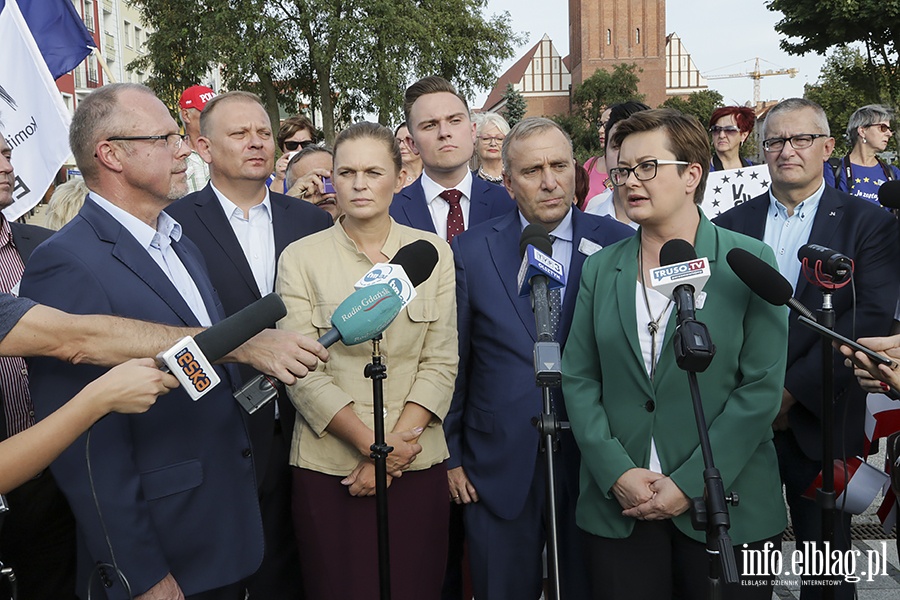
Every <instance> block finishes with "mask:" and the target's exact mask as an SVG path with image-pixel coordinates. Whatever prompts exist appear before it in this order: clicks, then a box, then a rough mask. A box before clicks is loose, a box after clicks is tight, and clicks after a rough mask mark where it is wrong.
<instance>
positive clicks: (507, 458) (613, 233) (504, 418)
mask: <svg viewBox="0 0 900 600" xmlns="http://www.w3.org/2000/svg"><path fill="white" fill-rule="evenodd" d="M503 163H504V182H505V185H506V188H507V189H508V190H509V192H510V195H512V196H513V197H514V199H515V201H516V204H517V208H515V209H513V210H511V211H509V212H507V214H505V215H503V216H502V217H499V218H497V219H493V220H491V221H488V222H487V223H483V224H482V225H479V226H477V227H474V228H472V229H470V230H469V231H467V232H466V233H464V234H462V235H460V236H459V237H458V238H456V239H455V240H454V242H453V249H454V255H455V259H456V284H457V306H458V314H459V319H458V325H459V343H460V363H459V364H460V372H459V376H458V379H457V384H456V392H455V394H454V396H453V404H452V405H451V409H450V414H449V415H448V416H447V418H446V419H445V422H444V429H445V432H446V434H447V443H448V446H449V448H450V462H449V465H448V466H449V467H450V469H451V470H450V473H449V477H450V495H451V499H453V500H454V501H455V502H457V503H459V504H465V505H466V512H465V522H466V537H467V539H468V541H469V551H470V556H471V569H472V579H473V583H474V586H475V596H476V597H477V598H479V599H485V600H491V599H504V598H517V599H521V600H528V599H537V598H539V597H540V596H541V550H542V548H543V547H544V542H545V528H546V524H545V522H544V521H545V520H544V514H545V513H544V510H545V503H546V494H545V488H544V486H545V479H544V463H543V458H541V454H540V451H539V442H540V439H539V438H540V436H539V434H538V432H537V430H536V429H535V427H534V426H533V425H532V423H531V419H532V418H533V417H536V416H538V415H540V413H541V412H542V408H543V404H542V393H541V390H540V388H538V387H537V386H536V384H535V380H534V365H533V355H532V352H533V349H534V343H535V341H536V334H535V320H534V314H533V312H532V310H531V304H530V299H529V298H528V297H527V296H526V297H521V296H520V295H519V288H518V285H517V274H518V271H519V265H520V264H521V261H522V259H521V256H520V254H519V239H520V237H521V234H522V230H523V229H524V227H525V225H527V224H528V223H538V224H541V225H543V226H544V227H546V228H547V230H548V231H549V232H550V234H551V235H553V236H555V237H556V240H555V241H554V242H553V253H554V258H555V260H557V261H559V262H561V263H562V264H563V266H564V267H565V271H566V287H565V290H564V292H563V297H562V299H561V300H562V304H561V312H560V324H559V332H558V334H557V341H558V342H559V343H560V344H561V345H562V344H565V340H566V334H567V332H568V328H569V325H570V323H571V319H572V312H573V310H574V306H575V297H576V293H577V290H578V284H579V280H580V274H581V266H582V264H583V263H584V259H585V258H586V257H587V256H588V255H590V254H592V253H594V252H596V251H597V250H600V248H602V247H604V246H607V245H609V244H613V243H615V242H617V241H619V240H621V239H624V238H626V237H628V236H630V235H631V234H632V233H633V231H632V230H631V228H629V227H626V226H625V225H622V224H621V223H618V222H617V221H614V220H613V219H608V218H605V217H596V216H594V215H587V214H584V213H582V212H580V211H578V210H577V209H573V207H572V203H573V199H574V195H575V161H574V158H573V155H572V143H571V140H570V139H569V137H568V135H567V134H566V133H565V132H564V131H563V130H562V129H560V128H559V126H558V125H556V124H555V123H554V122H552V121H549V120H547V119H538V118H531V119H525V120H523V121H521V122H520V123H518V124H517V125H516V126H515V127H514V128H513V129H512V131H510V133H509V135H507V137H506V142H505V144H504V146H503ZM553 398H554V403H555V409H556V412H557V416H558V417H559V418H560V419H561V420H565V419H566V411H565V405H564V404H563V400H562V396H561V395H560V394H559V390H554V396H553ZM560 442H561V443H560V449H559V452H558V453H556V460H557V465H558V468H557V473H558V478H559V482H558V505H557V507H558V515H557V520H558V523H559V525H560V535H561V540H560V541H561V544H560V545H561V547H560V567H561V573H562V574H561V579H562V587H561V589H562V595H563V597H565V598H572V599H578V598H588V597H590V596H589V590H588V589H587V588H588V585H587V577H586V573H585V564H584V563H583V560H582V555H583V553H582V552H581V548H580V540H579V537H578V533H577V528H576V526H575V514H574V509H575V500H576V499H577V496H578V451H577V448H576V447H575V443H574V440H573V439H572V437H571V433H570V432H568V431H565V432H563V433H562V434H561V435H560Z"/></svg>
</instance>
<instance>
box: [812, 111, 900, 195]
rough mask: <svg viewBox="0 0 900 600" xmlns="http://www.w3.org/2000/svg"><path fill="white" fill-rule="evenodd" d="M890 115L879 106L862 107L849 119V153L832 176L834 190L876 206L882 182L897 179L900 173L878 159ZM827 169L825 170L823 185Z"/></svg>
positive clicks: (884, 144) (889, 133)
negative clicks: (857, 197) (850, 148)
mask: <svg viewBox="0 0 900 600" xmlns="http://www.w3.org/2000/svg"><path fill="white" fill-rule="evenodd" d="M893 116H894V111H892V110H891V109H890V108H888V107H886V106H881V105H879V104H869V105H868V106H863V107H862V108H859V109H857V110H856V112H854V113H853V114H852V115H850V121H849V122H848V123H847V138H848V139H849V140H850V145H851V147H852V150H850V153H849V154H848V155H847V156H845V157H843V158H842V159H841V161H840V163H839V164H838V166H837V168H836V169H834V170H833V171H832V173H833V174H834V187H836V188H837V189H839V190H841V191H842V192H847V193H848V194H850V195H852V196H859V197H860V198H864V199H866V200H868V201H869V202H874V203H875V204H878V188H880V187H881V184H883V183H884V182H885V181H892V180H894V179H900V169H897V167H895V166H893V165H889V164H887V163H886V162H884V161H883V160H882V159H881V158H879V157H878V153H879V152H884V151H885V149H886V148H887V145H888V142H889V141H890V139H891V136H892V135H893V133H894V132H893V131H892V130H891V118H892V117H893ZM828 171H829V169H828V168H826V169H825V181H826V182H827V183H831V182H830V181H829V180H828V179H829V178H828V175H829V173H828Z"/></svg>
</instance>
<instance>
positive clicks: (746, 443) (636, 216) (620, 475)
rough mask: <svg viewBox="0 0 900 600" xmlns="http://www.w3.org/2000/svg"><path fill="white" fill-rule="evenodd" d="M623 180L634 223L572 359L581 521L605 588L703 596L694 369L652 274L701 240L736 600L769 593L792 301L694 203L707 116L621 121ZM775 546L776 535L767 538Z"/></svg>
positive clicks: (704, 390) (567, 372)
mask: <svg viewBox="0 0 900 600" xmlns="http://www.w3.org/2000/svg"><path fill="white" fill-rule="evenodd" d="M613 143H614V144H615V145H616V146H619V147H620V154H619V162H618V167H617V168H614V169H612V170H611V171H610V175H611V177H612V180H613V183H614V184H615V185H617V186H618V187H620V194H621V195H622V196H623V197H625V198H626V201H627V203H626V205H625V210H626V212H627V214H628V217H629V218H630V219H631V220H633V221H635V222H636V223H639V224H640V226H641V227H640V229H639V231H638V235H636V236H634V237H633V238H629V239H627V240H624V241H622V242H619V243H618V244H615V245H613V246H609V247H607V248H605V249H603V250H602V251H600V252H598V253H597V254H595V255H593V256H592V257H591V258H589V259H588V260H587V262H585V265H584V271H583V273H582V278H581V288H580V290H579V292H578V300H577V303H576V308H575V315H574V317H573V322H572V329H571V332H570V334H569V338H568V341H567V343H566V348H565V354H564V356H563V392H564V395H565V398H566V406H567V408H568V411H569V418H570V420H571V425H572V431H573V433H574V435H575V439H576V441H577V442H578V445H579V447H580V449H581V455H582V464H581V488H580V489H581V492H580V496H579V499H578V507H577V521H578V525H579V527H581V528H582V529H583V530H585V531H586V532H587V533H588V534H590V535H589V536H588V539H589V542H588V548H589V550H590V555H591V561H592V564H593V569H592V570H593V573H594V584H595V595H596V597H597V598H601V597H602V598H604V599H609V598H612V599H616V598H628V599H629V600H632V599H640V598H648V599H650V598H653V599H656V598H705V597H706V596H707V593H706V589H707V576H708V570H709V563H708V558H707V554H706V551H705V543H704V540H705V534H704V532H703V531H695V530H694V529H693V528H692V527H691V521H690V511H689V499H690V498H693V497H697V496H702V495H703V469H704V465H703V459H702V456H701V453H700V449H699V436H698V434H697V427H696V425H695V420H694V414H693V409H692V404H691V396H690V390H689V387H688V377H687V373H685V372H684V371H682V370H680V369H679V368H678V366H677V365H676V364H675V353H674V350H673V348H672V335H673V333H674V330H675V328H676V324H675V320H676V319H675V315H673V314H672V312H673V310H672V309H673V303H672V302H671V301H670V300H668V299H667V298H666V296H664V295H663V294H661V293H659V292H657V291H656V290H654V289H653V287H652V286H651V285H650V281H651V280H650V271H651V270H652V269H654V268H656V267H658V266H660V265H659V250H660V248H661V247H662V246H663V244H665V243H666V242H667V241H669V240H671V239H677V238H680V239H683V240H686V241H688V242H690V243H691V244H693V245H694V247H695V248H696V251H697V256H699V257H706V258H708V259H709V264H710V271H711V276H710V278H709V280H708V282H707V283H706V285H705V287H704V288H703V292H702V293H701V294H698V297H697V313H696V315H697V317H696V318H697V320H698V321H701V322H702V323H705V324H706V325H707V327H708V328H709V331H710V335H711V337H712V341H713V343H714V344H715V345H716V354H715V357H714V359H713V360H712V363H711V364H710V366H709V368H708V369H707V370H706V371H704V372H703V373H700V374H699V375H698V379H699V386H700V392H701V395H702V399H703V408H704V412H705V414H706V420H707V423H708V431H709V437H710V440H711V444H712V450H713V454H714V456H715V461H716V466H717V467H718V468H719V470H720V472H721V474H722V479H723V481H724V484H725V489H726V491H735V492H738V494H739V495H740V505H739V506H736V507H730V508H729V512H730V515H731V529H730V533H731V537H732V542H733V543H734V546H735V557H736V561H737V567H738V572H739V574H741V579H742V582H741V584H740V585H734V586H727V587H726V588H725V593H724V595H723V597H725V598H760V599H762V598H765V599H766V600H769V599H770V598H771V594H772V581H771V580H772V579H773V578H772V577H757V578H752V577H749V576H750V575H753V574H754V573H751V572H749V571H748V566H750V565H749V564H748V563H747V558H748V557H749V556H750V555H748V554H747V553H746V551H747V550H762V549H764V548H768V549H769V550H770V551H772V550H780V544H781V533H782V531H783V529H784V527H785V525H786V517H785V508H784V502H783V501H782V496H781V483H780V481H779V476H778V462H777V459H776V456H775V448H774V446H773V444H772V421H773V420H774V418H775V416H776V415H777V414H778V409H779V407H780V406H781V388H782V385H783V382H784V369H785V360H786V353H787V313H786V311H785V310H784V309H782V308H780V307H774V306H771V305H769V304H767V303H766V302H764V301H763V300H762V299H760V298H759V297H757V296H756V295H754V294H753V293H752V292H751V291H750V290H749V289H748V288H747V287H746V286H745V285H744V284H743V283H742V282H741V281H740V280H739V279H738V278H737V277H736V276H735V274H734V273H733V272H732V271H731V269H730V268H729V267H728V265H727V264H726V261H725V255H726V254H727V253H728V251H729V250H730V249H732V248H735V247H741V248H744V249H746V250H748V251H749V252H751V253H753V254H755V255H756V256H759V257H760V258H761V259H763V260H765V261H766V262H768V263H769V264H771V265H773V266H774V265H775V260H774V254H773V252H772V250H771V249H769V248H768V246H766V245H764V244H763V243H761V242H759V241H757V240H753V239H751V238H749V237H746V236H743V235H740V234H735V233H732V232H730V231H726V230H724V229H720V228H718V227H716V226H714V225H712V224H711V223H710V222H709V221H708V220H707V219H706V217H705V216H703V214H702V212H701V211H700V210H699V208H698V206H697V205H696V203H698V202H699V200H700V199H702V197H703V190H704V186H705V183H706V177H707V175H708V170H709V159H708V157H709V143H708V141H707V138H706V134H705V132H704V131H703V128H702V127H701V126H700V124H699V122H697V121H696V119H694V118H693V117H688V116H685V115H683V114H681V113H679V112H677V111H673V110H665V109H659V110H650V111H645V112H640V113H637V114H635V115H633V116H631V117H630V118H629V119H627V120H625V121H622V122H621V123H619V126H618V128H617V130H616V132H615V135H614V140H613ZM766 544H772V545H769V546H766Z"/></svg>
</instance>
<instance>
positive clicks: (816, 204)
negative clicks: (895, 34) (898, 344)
mask: <svg viewBox="0 0 900 600" xmlns="http://www.w3.org/2000/svg"><path fill="white" fill-rule="evenodd" d="M762 146H763V150H764V152H765V159H766V164H767V165H768V166H769V174H770V176H771V185H770V187H769V191H768V192H767V193H764V194H762V195H760V196H757V197H756V198H753V199H751V200H749V201H748V202H745V203H744V204H741V205H739V206H736V207H734V208H733V209H731V210H729V211H728V212H726V213H724V214H723V215H721V216H720V217H718V218H717V219H715V221H714V223H716V224H717V225H719V226H722V227H725V228H727V229H731V230H734V231H738V232H740V233H744V234H746V235H749V236H751V237H755V238H756V239H759V240H762V241H764V242H766V243H767V244H768V245H769V246H771V247H772V249H773V250H774V251H775V257H776V260H777V262H778V267H779V270H780V271H781V274H782V275H784V276H785V278H786V279H787V280H788V281H789V282H790V283H791V285H792V286H793V288H794V297H796V298H797V299H798V300H799V301H800V302H801V303H802V304H804V305H805V306H807V307H808V308H810V309H811V310H815V309H817V308H819V307H821V306H822V300H823V298H822V292H821V290H820V289H819V288H818V287H817V286H816V285H814V284H813V283H810V282H809V281H808V280H807V278H806V277H805V276H804V273H803V272H802V265H801V263H800V261H799V260H798V258H797V251H798V250H799V249H800V248H801V247H802V246H804V245H806V244H819V245H821V246H826V247H828V248H830V249H832V250H834V251H836V252H840V253H841V254H844V255H845V256H848V257H849V258H851V259H852V260H853V262H854V272H853V285H852V286H850V285H847V286H844V287H842V288H840V289H836V290H834V293H833V297H832V304H833V306H834V313H835V323H834V325H835V326H834V329H835V330H836V331H838V332H839V333H841V334H843V335H845V336H847V337H849V338H852V339H856V338H858V337H870V336H877V335H883V334H885V333H887V331H888V330H889V329H890V326H891V319H892V317H893V313H894V307H895V305H896V302H897V286H898V283H900V273H898V271H897V264H898V260H900V246H898V236H897V225H896V222H895V221H894V219H893V217H891V216H890V215H889V214H888V213H887V212H886V211H884V210H881V209H879V208H878V207H877V206H875V205H873V204H871V203H870V202H866V201H865V200H863V199H860V198H856V197H853V196H850V195H848V194H845V193H844V192H841V191H838V190H836V189H834V188H832V187H830V186H826V185H825V181H824V178H823V175H822V164H823V163H824V162H825V161H827V160H828V158H829V156H831V152H832V151H833V150H834V138H832V137H831V133H830V130H829V128H828V119H827V118H826V116H825V112H824V111H823V110H822V107H821V106H819V105H818V104H816V103H815V102H811V101H809V100H805V99H802V98H791V99H788V100H784V101H782V102H780V103H779V104H777V105H776V106H775V107H774V108H772V109H771V110H770V111H769V113H768V115H766V119H765V122H764V123H763V143H762ZM854 294H855V298H854ZM787 353H788V360H787V373H786V375H785V382H784V390H783V391H782V407H781V412H780V413H779V414H778V416H777V417H776V419H775V422H774V423H773V424H772V429H773V430H774V433H773V435H774V437H775V448H776V450H777V452H778V462H779V468H780V470H781V477H782V481H783V483H784V486H785V492H786V497H787V500H788V505H789V508H790V513H791V522H792V524H793V528H794V534H795V536H796V538H797V544H798V547H800V545H801V544H803V543H804V542H814V543H815V544H816V546H817V547H818V548H819V549H821V550H824V546H823V545H822V544H823V541H824V540H823V539H822V525H821V524H822V517H821V512H822V511H821V509H820V508H819V506H818V505H817V504H815V503H814V502H811V501H810V500H808V499H806V498H803V493H804V492H805V491H806V490H807V489H808V488H809V487H810V485H812V483H813V481H814V480H815V479H816V477H817V476H818V475H819V473H820V472H821V470H822V434H823V428H824V427H826V426H833V427H834V444H833V449H834V457H835V458H836V459H845V458H846V457H852V456H856V455H858V454H862V451H863V441H864V434H865V431H864V420H865V410H866V409H865V397H866V394H865V392H864V391H863V390H862V389H861V388H860V387H859V385H858V384H857V382H856V380H855V378H854V377H853V371H852V369H850V368H848V367H845V366H844V364H843V363H844V361H843V357H842V356H841V355H840V354H838V353H835V357H834V416H835V419H834V423H832V424H826V423H823V422H822V402H823V399H822V396H823V389H822V354H821V342H820V337H819V335H818V334H816V333H815V332H814V331H812V330H811V329H809V328H807V327H805V326H803V325H802V324H799V323H797V322H796V319H793V318H792V319H791V321H790V332H789V336H788V347H787ZM829 400H830V399H829ZM837 510H838V511H840V506H838V507H837ZM834 538H835V539H834V544H835V546H836V547H837V548H838V549H840V550H847V549H849V548H850V515H849V513H844V512H837V514H836V518H835V535H834ZM835 546H832V548H834V547H835ZM822 579H823V577H822V576H821V575H819V576H816V575H812V576H810V577H804V578H803V580H802V586H801V598H802V599H803V600H810V599H811V598H812V599H815V598H819V597H821V593H822V592H821V590H822V584H819V585H815V582H814V581H811V580H819V581H821V580H822ZM811 583H812V584H811ZM853 587H854V586H853V584H852V583H848V582H846V581H843V580H842V581H841V585H840V586H839V587H837V588H835V597H836V598H839V599H843V598H852V597H853V591H854V590H853Z"/></svg>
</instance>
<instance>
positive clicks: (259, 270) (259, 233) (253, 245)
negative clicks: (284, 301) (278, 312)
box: [210, 183, 275, 296]
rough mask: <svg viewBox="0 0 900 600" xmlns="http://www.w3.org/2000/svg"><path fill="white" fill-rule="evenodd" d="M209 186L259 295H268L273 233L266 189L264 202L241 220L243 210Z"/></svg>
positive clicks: (272, 272) (272, 267)
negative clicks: (235, 238)
mask: <svg viewBox="0 0 900 600" xmlns="http://www.w3.org/2000/svg"><path fill="white" fill-rule="evenodd" d="M210 187H211V188H212V191H213V192H215V194H216V197H217V198H218V199H219V204H221V205H222V210H224V211H225V217H226V218H227V219H228V224H229V225H231V229H232V230H233V231H234V235H235V237H237V241H238V243H239V244H240V245H241V250H243V251H244V256H245V257H246V258H247V262H248V263H249V264H250V270H251V271H252V272H253V279H254V280H256V286H257V287H258V288H259V295H260V296H265V295H266V294H269V293H271V292H272V290H273V289H274V288H275V233H274V232H273V230H272V202H271V200H270V199H269V189H268V188H266V197H265V198H263V201H262V202H260V203H259V204H257V205H256V206H254V207H252V208H251V209H250V211H249V213H248V214H249V218H244V211H243V209H241V208H240V207H238V206H237V205H236V204H235V203H234V202H232V201H231V200H229V199H228V198H226V197H225V195H224V194H222V192H220V191H219V190H218V189H216V186H215V185H213V184H212V183H210Z"/></svg>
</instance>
